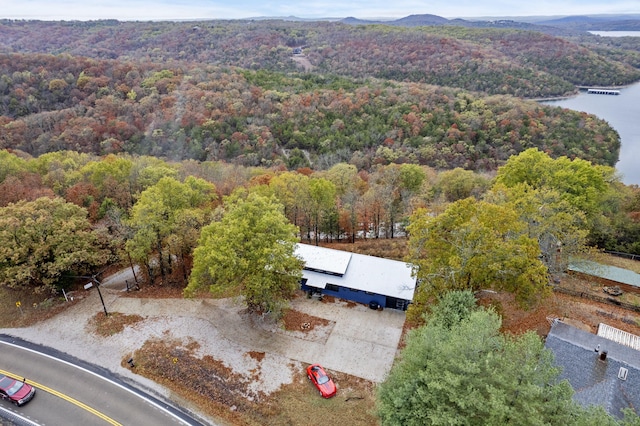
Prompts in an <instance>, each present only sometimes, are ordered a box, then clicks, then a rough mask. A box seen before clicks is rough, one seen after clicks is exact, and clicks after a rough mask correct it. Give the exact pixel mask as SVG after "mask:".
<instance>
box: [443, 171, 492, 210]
mask: <svg viewBox="0 0 640 426" xmlns="http://www.w3.org/2000/svg"><path fill="white" fill-rule="evenodd" d="M488 187H489V180H488V179H485V178H483V177H482V176H480V175H478V174H477V173H474V172H473V171H471V170H464V169H461V168H459V167H457V168H455V169H453V170H447V171H444V172H442V173H440V174H439V176H438V183H437V185H436V187H435V188H434V189H435V191H436V192H437V193H439V194H442V195H443V196H444V198H445V200H447V201H449V202H453V201H457V200H462V199H464V198H467V197H472V196H473V197H476V198H478V197H479V196H480V195H481V194H483V193H484V192H485V191H486V190H487V188H488Z"/></svg>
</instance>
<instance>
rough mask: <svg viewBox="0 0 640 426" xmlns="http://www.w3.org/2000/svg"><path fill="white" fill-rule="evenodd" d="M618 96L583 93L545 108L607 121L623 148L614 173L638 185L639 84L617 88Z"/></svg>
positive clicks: (639, 171)
mask: <svg viewBox="0 0 640 426" xmlns="http://www.w3.org/2000/svg"><path fill="white" fill-rule="evenodd" d="M619 90H620V94H619V95H617V96H616V95H595V94H589V93H587V92H586V91H583V92H580V94H579V95H577V96H575V97H572V98H568V99H562V100H557V101H545V102H543V103H544V104H545V105H550V106H559V107H562V108H569V109H573V110H576V111H584V112H587V113H590V114H595V115H596V116H598V117H599V118H601V119H603V120H606V121H607V122H608V123H609V125H610V126H611V127H613V128H614V129H616V130H617V131H618V133H619V134H620V139H621V141H622V146H621V148H620V160H619V161H618V163H617V164H616V169H617V170H618V171H619V172H620V173H621V174H622V181H623V182H624V183H625V184H627V185H631V184H636V185H640V83H636V84H633V85H631V86H628V87H623V88H620V89H619Z"/></svg>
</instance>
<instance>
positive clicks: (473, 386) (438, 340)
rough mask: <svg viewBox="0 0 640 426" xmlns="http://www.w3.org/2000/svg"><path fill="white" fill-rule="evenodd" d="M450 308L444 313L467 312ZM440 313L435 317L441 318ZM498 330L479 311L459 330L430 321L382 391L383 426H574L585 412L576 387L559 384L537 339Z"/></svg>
mask: <svg viewBox="0 0 640 426" xmlns="http://www.w3.org/2000/svg"><path fill="white" fill-rule="evenodd" d="M447 297H448V296H445V300H446V298H447ZM463 299H464V297H463ZM445 305H446V309H445V311H450V308H451V306H452V305H458V306H465V307H467V304H465V303H463V304H462V305H460V304H456V303H453V304H452V303H446V302H445ZM439 309H440V305H438V306H437V307H436V308H435V312H434V315H435V317H437V318H443V317H444V316H445V315H444V314H446V312H440V313H439V312H438V310H439ZM500 326H501V320H500V317H499V316H498V315H497V314H496V313H494V312H493V311H487V310H484V309H478V310H472V311H468V310H467V311H466V312H463V313H462V314H461V315H460V316H459V321H457V322H455V321H454V322H448V323H446V324H443V323H442V322H441V321H429V323H428V324H427V325H426V326H422V327H420V328H417V329H414V330H412V331H410V332H409V334H408V336H407V345H406V347H405V348H404V349H403V350H402V353H401V356H400V360H399V361H398V362H397V363H396V364H395V365H394V366H393V368H392V369H391V372H390V373H389V376H388V377H387V379H386V380H385V381H384V382H383V383H382V384H381V385H380V387H379V389H378V395H377V401H378V414H379V416H380V419H381V423H382V424H383V425H385V426H386V425H402V426H411V425H416V426H424V425H444V424H450V425H475V424H481V425H509V424H511V425H548V424H554V425H568V424H572V421H573V419H574V414H575V413H576V412H578V411H579V409H578V407H577V405H576V404H575V403H574V402H573V401H572V399H571V397H572V394H573V391H572V389H571V386H570V385H569V384H568V382H566V381H562V382H560V381H559V380H558V373H559V371H558V370H557V368H556V367H554V364H553V357H552V354H551V352H550V351H548V350H546V349H545V348H544V346H543V342H542V340H541V339H540V338H539V337H538V336H537V335H536V334H535V333H533V332H529V333H525V334H524V335H520V336H505V335H502V334H501V333H500Z"/></svg>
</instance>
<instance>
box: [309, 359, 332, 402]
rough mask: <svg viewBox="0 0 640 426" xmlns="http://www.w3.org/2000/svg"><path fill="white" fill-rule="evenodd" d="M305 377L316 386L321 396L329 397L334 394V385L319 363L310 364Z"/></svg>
mask: <svg viewBox="0 0 640 426" xmlns="http://www.w3.org/2000/svg"><path fill="white" fill-rule="evenodd" d="M307 377H308V378H309V380H311V383H313V384H314V385H315V387H316V388H318V391H320V395H322V397H323V398H331V397H332V396H335V394H336V385H335V383H333V380H331V377H329V375H328V374H327V373H326V371H324V368H322V366H320V364H312V365H310V366H308V367H307Z"/></svg>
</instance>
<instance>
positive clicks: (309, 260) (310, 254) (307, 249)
mask: <svg viewBox="0 0 640 426" xmlns="http://www.w3.org/2000/svg"><path fill="white" fill-rule="evenodd" d="M296 254H297V255H298V256H300V257H301V258H302V259H303V260H304V263H305V265H304V267H305V268H308V269H313V270H315V271H323V272H327V273H329V274H334V275H335V274H338V275H344V274H345V272H347V266H349V261H350V260H351V256H352V253H349V252H348V251H341V250H332V249H327V248H323V247H317V246H312V245H309V244H298V245H297V246H296Z"/></svg>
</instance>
